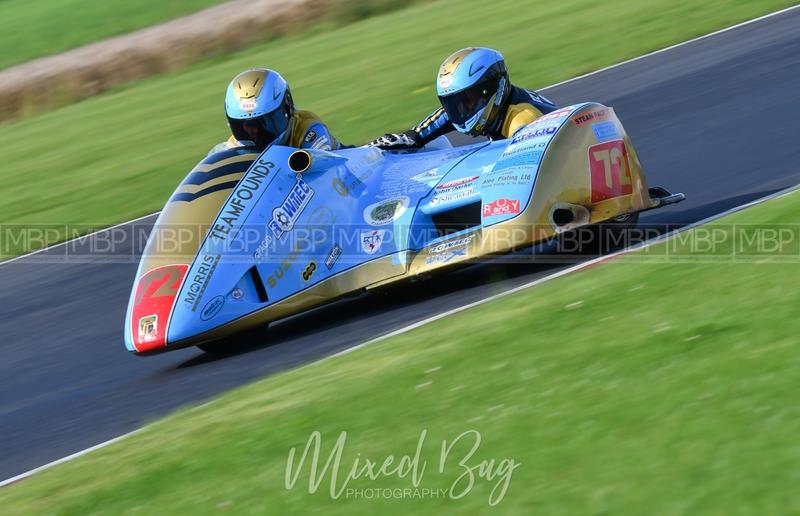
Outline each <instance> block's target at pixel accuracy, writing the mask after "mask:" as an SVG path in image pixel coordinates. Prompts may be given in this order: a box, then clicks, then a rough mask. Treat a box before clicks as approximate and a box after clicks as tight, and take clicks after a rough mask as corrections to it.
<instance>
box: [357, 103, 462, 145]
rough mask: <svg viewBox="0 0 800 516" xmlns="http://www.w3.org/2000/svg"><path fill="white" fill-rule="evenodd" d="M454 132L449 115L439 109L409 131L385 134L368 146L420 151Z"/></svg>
mask: <svg viewBox="0 0 800 516" xmlns="http://www.w3.org/2000/svg"><path fill="white" fill-rule="evenodd" d="M452 130H454V127H453V124H452V123H450V119H449V118H448V117H447V113H445V112H444V109H442V108H439V109H437V110H436V111H434V112H433V113H431V114H430V115H428V116H427V117H425V119H424V120H423V121H422V122H420V123H419V124H417V125H416V126H414V127H413V128H411V129H409V130H408V131H405V132H402V133H398V134H392V133H388V134H385V135H383V136H381V137H380V138H377V139H375V140H373V141H371V142H369V143H368V144H367V145H370V146H372V147H379V148H381V149H386V150H401V149H418V148H420V147H424V146H425V145H426V144H428V143H429V142H432V141H433V140H435V139H436V138H438V137H439V136H441V135H443V134H447V133H449V132H450V131H452Z"/></svg>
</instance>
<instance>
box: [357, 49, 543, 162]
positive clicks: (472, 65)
mask: <svg viewBox="0 0 800 516" xmlns="http://www.w3.org/2000/svg"><path fill="white" fill-rule="evenodd" d="M436 93H437V94H438V96H439V101H440V102H441V103H442V107H441V108H439V109H437V110H436V111H434V112H433V113H431V114H430V115H428V117H427V118H425V119H424V120H423V121H422V122H420V123H419V124H417V125H416V126H415V127H413V128H412V129H409V130H408V131H405V132H402V133H397V134H392V133H387V134H385V135H383V136H381V137H380V138H377V139H375V140H373V141H371V142H370V143H368V144H367V145H370V146H373V147H379V148H381V149H385V150H400V149H414V148H419V147H423V146H424V145H425V144H427V143H428V142H430V141H432V140H434V139H436V138H437V137H439V136H441V135H443V134H446V133H449V132H450V131H452V130H453V129H455V130H456V131H458V132H460V133H464V134H469V135H472V136H488V137H490V138H492V139H495V140H499V139H503V138H509V137H511V135H513V134H514V132H515V131H516V130H517V129H519V128H520V127H522V126H524V125H527V124H529V123H531V122H533V121H534V120H536V119H537V118H539V117H540V116H542V115H544V114H546V113H550V112H551V111H554V110H555V109H556V106H555V104H553V103H552V102H550V101H549V100H548V99H546V98H545V97H543V96H542V95H539V94H538V93H536V92H535V91H530V90H525V89H522V88H518V87H517V86H514V85H512V84H511V83H510V82H509V80H508V71H507V70H506V64H505V61H504V59H503V56H502V54H500V52H498V51H496V50H492V49H490V48H472V47H470V48H465V49H462V50H459V51H458V52H456V53H455V54H453V55H451V56H450V57H448V58H447V59H445V60H444V62H443V63H442V66H441V67H440V68H439V74H438V76H437V78H436Z"/></svg>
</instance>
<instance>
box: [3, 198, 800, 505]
mask: <svg viewBox="0 0 800 516" xmlns="http://www.w3.org/2000/svg"><path fill="white" fill-rule="evenodd" d="M798 201H800V194H798V193H794V194H792V195H790V196H786V197H783V198H781V199H777V200H773V201H770V202H769V203H766V204H763V205H761V206H757V207H755V208H751V209H749V210H746V211H744V212H740V213H738V214H735V215H734V216H729V217H727V218H725V219H722V220H721V221H719V222H717V223H715V224H712V225H711V226H707V227H703V228H700V229H698V230H695V231H694V232H693V233H690V234H688V235H689V236H693V238H691V239H689V238H686V236H687V235H684V236H683V237H682V238H680V239H675V240H672V241H669V242H667V243H663V244H660V245H658V246H654V247H651V248H649V249H647V251H646V252H644V253H641V252H640V253H632V254H628V255H626V256H623V257H619V258H617V259H614V260H612V261H610V262H608V263H605V264H602V265H600V266H595V267H592V268H591V269H589V270H585V271H582V272H578V273H574V274H571V275H567V276H564V277H561V278H558V279H555V280H552V281H550V282H547V283H545V284H543V285H540V286H538V287H535V288H532V289H529V290H525V291H522V292H518V293H515V294H512V295H508V296H506V297H503V298H501V299H498V300H495V301H492V302H490V303H486V304H483V305H481V306H478V307H475V308H472V309H470V310H467V311H465V312H462V313H460V314H457V315H454V316H450V317H447V318H445V319H442V320H439V321H437V322H435V323H432V324H429V325H427V326H423V327H421V328H417V329H416V330H413V331H411V332H409V333H406V334H403V335H400V336H396V337H393V338H391V339H387V340H385V341H383V342H379V343H376V344H373V345H371V346H369V347H366V348H363V349H360V350H356V351H354V352H352V353H350V354H347V355H344V356H340V357H336V358H332V359H328V360H325V361H323V362H318V363H316V364H312V365H310V366H307V367H305V368H302V369H299V370H295V371H291V372H287V373H284V374H280V375H277V376H274V377H272V378H268V379H265V380H262V381H259V382H257V383H254V384H252V385H249V386H247V387H244V388H240V389H237V390H235V391H232V392H230V393H227V394H225V395H224V396H222V397H220V398H218V399H216V400H215V401H213V402H212V403H211V404H208V405H204V406H201V407H197V408H193V409H188V410H184V411H182V412H180V413H178V414H176V415H174V416H172V417H169V418H167V419H166V420H163V421H160V422H157V423H155V424H152V425H151V426H149V427H147V428H146V429H145V430H144V431H143V432H141V433H139V434H137V435H135V436H132V437H130V438H128V439H125V440H123V441H122V442H119V443H116V444H114V445H112V446H109V447H107V448H104V449H102V450H100V451H97V452H93V453H91V454H89V455H87V456H84V457H82V458H79V459H77V460H74V461H72V462H70V463H67V464H65V465H62V466H58V467H55V468H53V469H51V470H49V471H45V472H43V473H41V474H38V475H36V476H34V477H32V478H30V479H27V480H25V481H23V482H20V483H19V484H16V485H13V486H11V487H9V488H6V489H3V490H0V507H3V510H4V512H5V513H8V514H42V513H56V514H63V515H71V514H75V515H81V516H85V515H88V514H100V513H104V514H123V513H125V514H134V513H135V514H151V513H153V512H158V513H160V514H186V513H191V514H212V513H217V512H220V511H228V512H231V513H237V514H244V513H247V514H326V515H334V514H343V515H345V514H346V515H351V514H356V513H358V514H362V513H363V514H383V515H387V516H388V515H393V514H445V513H446V514H486V513H489V512H490V511H489V509H490V507H489V500H490V499H491V500H492V501H493V502H497V504H496V505H495V506H494V507H493V508H491V509H492V511H491V513H496V514H614V515H627V514H631V515H636V514H652V513H657V514H721V515H722V514H724V515H726V516H729V515H735V514H743V515H745V514H746V515H750V514H794V513H796V512H797V511H798V509H800V491H798V490H797V486H798V482H800V440H798V438H797V436H798V433H800V404H798V403H797V392H796V388H797V385H796V384H797V378H798V373H799V372H800V354H798V352H797V335H798V333H800V320H798V318H797V317H796V312H797V306H798V305H799V304H800V289H797V288H795V287H796V286H797V285H798V284H800V281H799V280H800V273H799V272H798V265H797V262H798V260H800V233H798V222H800V208H798V205H800V204H799V203H798ZM778 223H783V224H784V226H783V228H785V229H788V230H789V231H791V232H792V237H791V238H789V236H788V235H784V236H783V237H782V238H783V240H782V242H783V247H782V248H781V249H779V250H774V249H773V250H771V251H770V252H764V250H765V249H766V247H765V246H764V243H765V242H767V241H769V242H772V243H774V237H773V236H769V233H767V232H763V233H759V232H756V231H755V230H756V228H761V229H764V230H766V231H769V230H770V229H777V228H776V227H775V226H774V224H778ZM732 224H739V225H743V226H740V229H742V228H744V229H745V233H748V234H749V235H751V236H752V235H757V234H761V235H763V236H766V238H767V239H765V240H758V239H755V238H747V239H742V238H737V239H736V241H735V242H734V239H733V238H732V236H733V232H732V231H733V230H732ZM703 231H705V232H712V233H715V234H717V233H719V235H727V238H723V237H721V236H719V235H718V236H717V237H715V241H716V242H717V245H716V248H715V249H713V250H712V249H708V250H706V251H702V252H701V251H698V245H699V243H701V242H704V241H705V240H706V238H707V237H706V236H705V234H702V233H701V232H703ZM739 236H741V235H739ZM734 252H735V256H736V258H734ZM668 253H669V255H670V256H671V258H670V259H669V260H666V259H665V257H666V256H667V254H668ZM678 256H682V258H677V257H678ZM655 262H658V263H655ZM698 286H702V288H701V289H698ZM756 293H757V294H756ZM315 431H318V432H320V435H321V446H320V462H319V465H318V469H317V473H318V474H319V475H322V480H321V484H320V486H319V489H318V491H316V492H315V493H314V494H309V478H310V471H311V464H310V461H311V455H309V457H308V459H307V462H306V463H305V464H304V465H303V467H302V469H301V470H300V473H299V476H298V477H297V480H296V483H295V484H294V485H293V486H292V488H291V489H287V487H286V483H285V482H286V480H285V475H286V471H287V460H288V457H289V452H290V450H291V449H293V448H294V449H296V450H297V451H296V453H297V455H296V457H295V460H298V459H299V457H300V455H301V454H302V450H303V447H304V446H305V445H306V443H307V442H308V440H309V437H310V436H311V435H312V432H315ZM423 431H425V436H424V440H423V444H422V447H421V448H420V453H419V460H418V461H417V462H418V464H419V467H420V468H421V467H422V466H423V464H424V465H425V469H424V470H422V471H420V469H418V473H419V472H421V477H420V476H419V475H418V478H417V481H418V483H417V487H418V488H420V489H430V490H438V489H445V490H448V489H450V487H451V486H453V485H455V487H454V490H453V493H452V494H453V495H459V494H462V492H463V494H464V496H463V497H461V498H459V499H451V498H450V497H449V496H450V495H449V494H445V495H443V496H440V497H439V498H426V499H414V498H411V497H406V498H401V499H397V498H391V496H396V495H394V493H395V492H393V491H390V495H388V496H389V497H387V496H386V495H383V497H381V498H376V497H375V496H376V495H375V494H374V493H375V492H376V491H374V490H375V489H378V490H384V489H400V490H401V491H397V493H400V495H399V496H405V495H403V491H402V489H409V490H410V489H411V488H413V487H414V484H413V482H412V477H411V475H406V476H405V477H402V478H401V477H399V476H398V475H397V474H395V475H389V476H380V475H378V476H377V478H375V479H374V480H372V479H369V478H367V477H366V476H362V477H361V478H357V479H354V480H351V481H350V482H349V483H348V484H347V485H346V487H349V488H351V489H363V490H367V489H372V490H373V491H370V492H371V493H373V496H372V498H373V499H364V498H363V497H366V496H367V494H366V493H367V491H363V494H362V498H356V497H355V496H357V495H356V491H349V492H348V491H347V490H346V489H343V483H344V481H345V479H346V477H347V474H348V471H349V470H350V468H351V467H352V465H353V464H354V461H356V460H360V461H361V464H362V465H363V463H364V462H363V461H364V460H365V459H370V460H372V461H373V462H377V463H378V464H379V465H380V464H381V463H382V462H383V461H384V460H385V459H386V458H387V457H388V456H390V455H392V456H394V457H395V464H399V463H400V460H401V457H402V456H403V455H410V456H413V455H414V454H415V450H416V447H417V443H418V441H419V440H420V435H421V434H422V432H423ZM341 432H346V440H345V442H344V446H343V450H342V454H341V460H340V461H339V462H332V463H331V466H330V468H331V469H329V470H327V472H326V471H324V470H323V469H322V468H323V466H324V465H325V463H326V461H327V460H328V458H329V456H331V454H332V452H333V450H334V444H335V442H336V441H337V438H338V437H339V436H340V435H341ZM465 432H470V433H467V434H465ZM474 432H477V433H479V434H480V437H481V441H480V444H479V445H478V447H477V449H476V451H475V452H474V454H472V455H470V449H471V448H472V447H473V445H475V443H476V442H477V441H476V440H475V437H476V435H477V434H476V433H474ZM462 434H464V436H463V437H462V439H461V440H460V441H459V442H458V443H457V444H456V445H455V446H454V447H453V448H452V449H450V451H449V453H448V454H447V455H446V456H445V459H444V461H442V458H441V457H442V455H441V449H442V442H443V440H446V441H447V442H448V443H452V442H453V441H454V440H455V439H456V438H457V437H458V436H460V435H462ZM492 459H494V460H495V462H494V469H493V470H492V471H493V472H494V473H496V474H498V476H497V477H494V478H493V479H491V480H489V479H487V478H485V477H480V476H479V475H478V470H477V469H471V470H470V471H472V475H474V484H473V486H472V489H469V490H467V489H466V488H467V486H468V484H469V482H468V480H469V475H467V476H466V477H464V478H462V480H461V483H456V481H457V479H458V477H459V476H460V475H462V474H464V473H465V471H467V469H465V468H477V467H478V465H479V464H480V463H482V462H483V461H490V460H492ZM462 460H463V465H461V464H462ZM504 460H505V461H513V464H512V463H510V462H505V463H503V462H502V461H504ZM296 464H297V463H296V462H295V463H294V466H293V468H296ZM337 464H338V468H339V469H338V472H339V475H338V479H337V480H336V483H335V486H336V488H337V490H341V493H339V494H338V497H334V496H332V495H331V494H330V485H331V477H332V473H333V471H334V470H336V469H337ZM440 464H443V467H442V468H441V470H440ZM503 464H505V467H506V469H505V470H499V469H497V468H499V467H500V466H501V465H503ZM513 465H516V468H514V469H512V470H510V471H511V473H510V475H509V474H508V471H509V469H508V468H510V467H511V466H513ZM376 469H377V468H376ZM290 472H291V473H294V472H295V469H292V470H290ZM318 478H319V477H318ZM503 479H507V481H508V482H507V490H506V491H505V494H504V496H501V493H502V485H503V483H504V482H505V480H503ZM498 484H499V485H500V486H501V487H500V488H498V491H495V493H494V495H493V494H492V490H493V489H494V487H495V486H496V485H498ZM447 493H449V491H448V492H447Z"/></svg>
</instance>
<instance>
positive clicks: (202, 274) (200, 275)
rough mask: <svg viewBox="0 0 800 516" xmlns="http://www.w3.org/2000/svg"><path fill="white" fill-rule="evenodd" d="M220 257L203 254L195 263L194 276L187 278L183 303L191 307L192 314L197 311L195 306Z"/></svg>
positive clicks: (201, 296)
mask: <svg viewBox="0 0 800 516" xmlns="http://www.w3.org/2000/svg"><path fill="white" fill-rule="evenodd" d="M220 258H221V256H220V255H218V254H204V255H202V256H201V257H200V259H199V260H198V262H197V263H195V269H196V270H195V272H194V276H192V277H191V278H188V279H187V281H188V286H187V287H186V288H185V289H184V296H183V300H182V301H183V302H184V303H186V304H187V305H189V306H191V307H192V312H196V311H197V305H198V304H199V303H200V300H201V299H202V298H203V293H205V291H206V287H207V286H208V282H209V280H210V279H211V276H212V275H213V274H214V271H215V270H217V265H218V264H219V260H220Z"/></svg>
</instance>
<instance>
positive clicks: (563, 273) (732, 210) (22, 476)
mask: <svg viewBox="0 0 800 516" xmlns="http://www.w3.org/2000/svg"><path fill="white" fill-rule="evenodd" d="M798 190H800V185H795V186H791V187H789V188H785V189H783V190H779V191H777V192H775V193H772V194H770V195H767V196H765V197H761V198H759V199H755V200H752V201H750V202H748V203H746V204H742V205H740V206H735V207H733V208H730V209H728V210H726V211H723V212H721V213H718V214H716V215H712V216H710V217H706V218H705V219H702V220H699V221H697V222H694V223H692V224H688V225H686V226H684V227H682V228H678V229H676V230H673V231H670V232H669V233H665V234H663V235H659V236H657V237H655V238H651V239H650V240H647V241H645V242H642V243H641V244H637V245H635V246H632V247H628V248H625V249H622V250H621V251H617V252H615V253H612V254H609V255H605V256H600V257H597V258H594V259H592V260H588V261H585V262H582V263H579V264H577V265H573V266H572V267H568V268H566V269H562V270H560V271H557V272H554V273H553V274H549V275H547V276H544V277H542V278H538V279H535V280H533V281H531V282H528V283H525V284H523V285H519V286H517V287H514V288H512V289H510V290H506V291H504V292H500V293H499V294H494V295H492V296H489V297H487V298H484V299H480V300H478V301H474V302H472V303H468V304H466V305H463V306H460V307H457V308H453V309H451V310H448V311H446V312H442V313H440V314H437V315H434V316H431V317H428V318H427V319H423V320H421V321H417V322H415V323H412V324H409V325H408V326H404V327H403V328H399V329H397V330H394V331H391V332H389V333H387V334H385V335H381V336H380V337H376V338H374V339H372V340H368V341H367V342H362V343H361V344H357V345H355V346H353V347H350V348H347V349H344V350H342V351H339V352H337V353H334V354H332V355H327V356H324V357H322V358H320V359H319V360H315V361H313V362H310V363H308V364H305V365H303V366H300V367H297V368H294V369H292V370H293V371H298V370H301V369H305V368H307V367H311V366H315V365H317V364H319V363H321V362H324V361H326V360H330V359H333V358H336V357H340V356H342V355H347V354H348V353H352V352H353V351H355V350H357V349H361V348H364V347H366V346H369V345H370V344H375V343H377V342H380V341H383V340H386V339H388V338H391V337H394V336H396V335H401V334H403V333H407V332H409V331H411V330H415V329H417V328H419V327H420V326H424V325H426V324H429V323H432V322H434V321H438V320H439V319H443V318H445V317H448V316H450V315H453V314H457V313H459V312H463V311H465V310H469V309H470V308H473V307H476V306H479V305H482V304H484V303H488V302H490V301H494V300H495V299H499V298H502V297H505V296H508V295H511V294H513V293H515V292H519V291H521V290H525V289H529V288H532V287H535V286H537V285H540V284H542V283H545V282H547V281H550V280H553V279H556V278H560V277H561V276H566V275H567V274H570V273H572V272H575V271H578V270H581V269H585V268H587V267H591V266H592V265H594V264H596V263H600V262H603V261H606V260H611V259H612V258H615V257H617V256H620V255H622V254H627V253H630V252H632V251H636V250H640V249H645V248H647V247H650V246H651V245H653V244H657V243H659V242H661V241H663V240H666V239H668V238H671V237H673V236H675V235H677V234H679V233H683V232H684V231H689V230H691V229H694V228H696V227H698V226H701V225H703V224H707V223H709V222H713V221H715V220H717V219H720V218H722V217H725V216H727V215H730V214H732V213H736V212H739V211H742V210H745V209H747V208H750V207H752V206H755V205H757V204H761V203H763V202H766V201H769V200H772V199H777V198H780V197H783V196H786V195H789V194H791V193H794V192H796V191H798ZM214 402H216V399H212V400H209V401H207V402H205V403H202V404H200V405H198V406H196V407H193V408H192V409H190V410H194V409H197V408H200V407H205V406H208V405H211V404H212V403H214ZM148 426H150V425H145V426H143V427H141V428H138V429H136V430H133V431H132V432H128V433H127V434H123V435H120V436H119V437H114V438H113V439H109V440H108V441H104V442H101V443H99V444H96V445H94V446H92V447H90V448H86V449H84V450H81V451H78V452H75V453H73V454H72V455H68V456H66V457H62V458H60V459H57V460H55V461H53V462H49V463H47V464H44V465H42V466H39V467H38V468H35V469H32V470H30V471H26V472H25V473H21V474H19V475H16V476H14V477H11V478H9V479H6V480H3V481H2V482H0V488H2V487H5V486H8V485H9V484H13V483H14V482H18V481H20V480H23V479H25V478H28V477H30V476H31V475H34V474H36V473H39V472H40V471H43V470H46V469H49V468H51V467H53V466H57V465H58V464H62V463H64V462H67V461H70V460H72V459H75V458H77V457H80V456H81V455H85V454H87V453H89V452H91V451H94V450H98V449H100V448H104V447H106V446H108V445H110V444H114V443H115V442H117V441H121V440H122V439H125V438H126V437H130V436H132V435H134V434H136V433H138V432H141V431H143V430H145V429H146V428H147V427H148Z"/></svg>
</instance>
